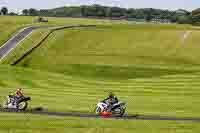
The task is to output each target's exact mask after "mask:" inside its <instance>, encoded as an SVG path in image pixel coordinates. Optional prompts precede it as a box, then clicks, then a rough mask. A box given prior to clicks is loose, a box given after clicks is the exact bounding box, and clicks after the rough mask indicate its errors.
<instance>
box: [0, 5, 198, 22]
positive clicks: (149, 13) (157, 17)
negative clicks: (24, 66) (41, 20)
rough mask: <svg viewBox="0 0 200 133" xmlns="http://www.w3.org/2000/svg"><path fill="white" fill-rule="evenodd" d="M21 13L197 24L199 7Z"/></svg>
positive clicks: (80, 8)
mask: <svg viewBox="0 0 200 133" xmlns="http://www.w3.org/2000/svg"><path fill="white" fill-rule="evenodd" d="M6 9H7V8H6V7H3V8H2V9H1V14H2V15H6V14H7V13H8V10H6ZM22 15H25V16H46V17H86V18H110V19H126V20H134V21H137V20H141V21H146V22H150V21H162V20H166V21H167V22H171V23H180V24H197V23H199V22H200V8H199V9H196V10H194V11H192V12H189V11H187V10H183V9H179V10H177V11H170V10H161V9H153V8H143V9H134V8H129V9H127V8H120V7H108V6H101V5H91V6H84V5H83V6H69V7H60V8H55V9H41V10H37V9H34V8H30V9H24V10H23V11H22Z"/></svg>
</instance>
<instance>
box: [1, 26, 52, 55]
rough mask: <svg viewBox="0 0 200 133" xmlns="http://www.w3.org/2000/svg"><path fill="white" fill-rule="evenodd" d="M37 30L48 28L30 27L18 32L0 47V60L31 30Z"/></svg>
mask: <svg viewBox="0 0 200 133" xmlns="http://www.w3.org/2000/svg"><path fill="white" fill-rule="evenodd" d="M38 28H48V26H30V27H26V28H24V29H22V30H20V31H19V32H18V33H16V34H15V35H14V36H13V37H11V38H10V39H9V40H8V41H7V42H6V43H4V44H3V45H2V46H1V47H0V59H2V58H3V57H4V56H6V55H7V54H8V53H9V52H10V51H11V50H12V49H13V48H15V47H16V46H17V44H18V43H19V42H20V41H22V40H23V39H24V38H26V37H27V36H28V35H29V34H30V33H31V32H32V31H33V30H36V29H38Z"/></svg>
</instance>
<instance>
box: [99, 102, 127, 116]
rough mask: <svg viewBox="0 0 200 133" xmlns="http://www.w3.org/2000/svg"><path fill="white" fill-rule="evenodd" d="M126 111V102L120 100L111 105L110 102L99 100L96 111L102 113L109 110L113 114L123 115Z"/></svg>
mask: <svg viewBox="0 0 200 133" xmlns="http://www.w3.org/2000/svg"><path fill="white" fill-rule="evenodd" d="M125 111H126V103H125V102H118V103H116V104H114V105H113V106H112V107H110V106H109V105H108V104H106V103H104V102H99V103H98V104H97V105H96V108H95V113H96V114H98V115H100V114H101V113H103V112H109V113H111V114H112V116H123V115H124V113H125Z"/></svg>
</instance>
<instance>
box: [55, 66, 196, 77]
mask: <svg viewBox="0 0 200 133" xmlns="http://www.w3.org/2000/svg"><path fill="white" fill-rule="evenodd" d="M58 72H61V73H64V74H68V75H74V76H84V77H93V78H100V79H120V80H125V79H133V78H151V77H160V76H164V75H175V74H189V73H195V72H196V71H188V70H187V71H186V70H177V69H163V68H150V67H139V66H129V67H117V66H102V65H85V64H84V65H83V64H73V65H67V66H66V67H65V69H64V70H61V71H58Z"/></svg>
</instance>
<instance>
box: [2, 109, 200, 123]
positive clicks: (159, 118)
mask: <svg viewBox="0 0 200 133" xmlns="http://www.w3.org/2000/svg"><path fill="white" fill-rule="evenodd" d="M0 112H6V113H25V114H34V115H47V116H58V117H78V118H94V119H98V118H99V119H100V118H106V119H119V120H156V121H184V122H186V121H188V122H200V118H189V117H167V116H153V115H152V116H151V115H139V114H137V115H124V116H123V117H119V116H110V117H102V116H99V115H96V114H86V113H74V112H49V111H42V110H41V111H37V110H27V111H17V110H14V109H12V110H11V109H0Z"/></svg>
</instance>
